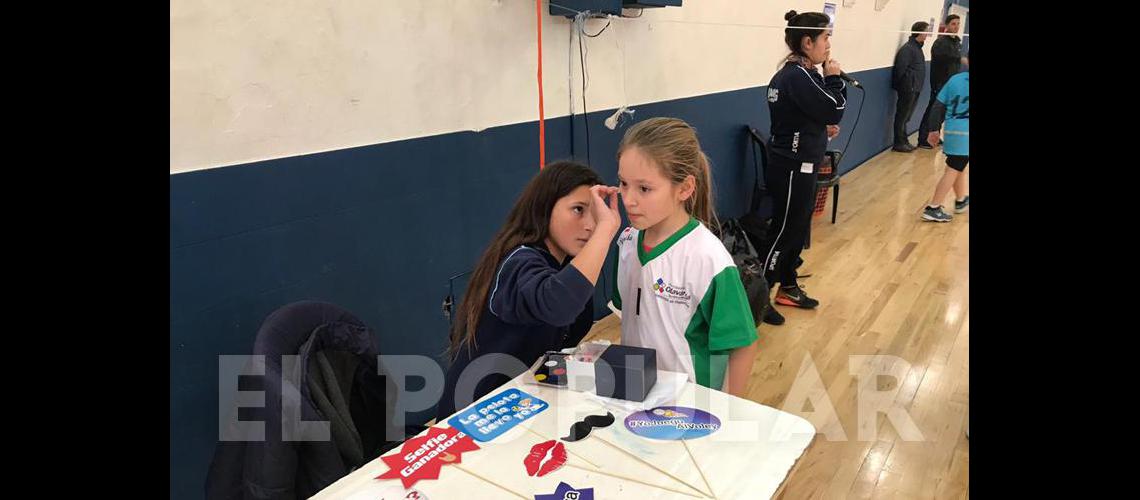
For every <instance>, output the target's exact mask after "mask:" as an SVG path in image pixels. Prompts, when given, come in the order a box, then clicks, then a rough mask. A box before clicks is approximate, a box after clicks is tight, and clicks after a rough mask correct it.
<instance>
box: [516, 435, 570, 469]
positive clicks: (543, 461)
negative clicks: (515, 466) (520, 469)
mask: <svg viewBox="0 0 1140 500" xmlns="http://www.w3.org/2000/svg"><path fill="white" fill-rule="evenodd" d="M565 463H566V446H565V445H563V444H562V443H561V442H558V441H555V440H553V439H552V440H550V441H546V442H544V443H538V444H536V445H534V446H533V447H531V449H530V454H529V455H527V456H526V458H525V459H523V465H525V466H526V474H527V475H528V476H535V475H537V476H538V477H542V476H545V475H547V474H550V473H551V472H554V471H556V470H558V469H559V468H561V467H562V464H565Z"/></svg>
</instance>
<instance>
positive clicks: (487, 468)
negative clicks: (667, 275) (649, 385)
mask: <svg viewBox="0 0 1140 500" xmlns="http://www.w3.org/2000/svg"><path fill="white" fill-rule="evenodd" d="M529 375H530V374H529V373H523V374H522V375H519V376H518V377H516V378H515V379H514V380H512V381H511V382H509V383H507V384H505V385H503V386H502V387H500V388H499V389H497V390H495V391H493V392H492V393H491V394H488V395H487V398H490V397H492V396H494V395H496V394H498V393H500V392H502V391H504V390H507V389H509V388H511V387H517V388H519V389H520V390H522V391H525V392H527V393H529V394H531V395H534V396H537V397H538V398H540V399H543V400H545V401H546V402H548V403H550V408H548V409H547V410H545V411H543V412H541V413H539V414H538V415H536V416H534V417H532V418H530V419H528V420H525V421H523V422H522V423H520V424H519V425H518V426H516V427H514V428H512V429H511V430H509V431H507V432H506V433H505V434H503V435H501V436H499V437H498V438H495V439H494V440H492V441H488V442H481V443H477V444H478V445H479V447H480V448H481V449H480V450H476V451H471V452H467V453H464V454H463V455H462V464H461V465H445V466H443V468H442V469H441V471H440V475H439V479H437V480H421V481H419V482H417V483H416V484H415V485H413V486H412V488H413V489H416V490H419V491H420V492H422V493H423V494H425V495H426V496H427V498H429V499H431V500H446V499H462V498H518V496H519V495H521V496H523V497H525V498H527V499H528V500H529V499H532V498H534V495H537V494H550V493H553V492H554V491H555V489H556V488H557V486H558V483H559V482H566V483H568V484H570V485H571V486H573V487H575V488H593V489H594V498H596V499H605V498H614V499H618V498H621V499H643V498H709V497H710V496H707V495H702V494H701V493H700V492H704V493H709V489H710V487H711V490H712V491H711V493H712V495H711V497H712V498H717V499H735V498H748V499H754V498H770V497H772V495H774V494H775V493H776V492H777V491H778V490H779V488H780V485H781V484H782V483H783V481H784V478H785V477H786V476H787V475H788V472H789V471H790V470H791V469H792V467H793V465H795V463H796V461H797V460H798V459H799V458H800V456H801V455H802V454H803V452H804V450H805V449H807V447H808V445H810V444H811V442H812V439H813V438H814V437H815V433H816V430H815V427H814V426H812V424H811V423H810V422H808V421H807V420H805V419H803V418H801V417H798V416H795V415H792V414H790V413H787V412H783V411H780V410H777V409H775V408H771V407H767V406H763V405H760V404H757V403H755V402H752V401H748V400H746V399H741V398H737V397H734V396H730V395H728V394H726V393H723V392H720V391H714V390H710V389H708V388H706V387H702V386H699V385H696V384H693V383H686V384H685V386H684V388H683V389H682V390H681V392H680V394H679V396H678V400H677V401H676V403H673V404H674V405H676V406H686V407H693V408H699V409H702V410H705V411H708V412H710V413H712V414H713V415H715V416H717V417H718V418H719V419H720V421H721V428H720V429H719V430H717V431H716V432H714V433H713V434H712V435H709V436H706V437H702V438H698V439H690V440H687V441H684V442H682V441H659V440H653V439H647V438H643V437H641V436H637V435H635V434H632V433H631V432H629V430H627V429H626V427H625V424H624V421H625V417H626V416H628V415H629V414H630V413H631V412H630V411H629V410H628V409H625V408H618V407H615V406H611V407H608V408H605V407H603V406H602V403H600V402H599V401H598V400H596V399H594V398H591V397H589V396H587V395H586V394H584V393H580V392H575V391H570V390H566V389H556V388H551V387H545V386H538V385H533V384H528V383H524V382H523V378H524V377H527V376H529ZM464 410H465V409H464ZM607 410H608V411H610V412H612V413H613V414H614V416H615V417H616V420H615V422H614V424H613V425H611V426H609V427H606V428H603V429H594V430H593V432H592V433H591V434H590V436H588V437H586V438H585V439H582V440H580V441H577V442H574V443H565V442H564V443H563V444H564V445H565V446H566V449H567V451H568V452H569V453H570V456H569V460H568V461H567V463H566V465H564V466H563V467H562V468H560V469H558V470H556V471H554V472H552V473H550V474H547V475H546V476H543V477H530V476H527V474H526V470H525V467H524V466H523V459H524V458H525V457H526V456H527V454H529V453H530V449H531V446H533V445H535V444H537V443H539V442H542V441H546V440H549V439H555V440H557V439H558V438H559V437H562V436H566V435H567V434H569V431H570V426H571V425H572V424H573V423H574V422H576V421H578V420H580V419H581V418H583V417H585V416H586V415H591V414H603V415H604V414H605V412H606V411H607ZM462 411H463V410H460V411H459V412H457V413H462ZM449 418H450V417H449ZM436 427H449V426H448V425H447V422H446V420H445V421H443V422H439V423H437V424H436ZM528 429H530V430H528ZM532 431H533V432H532ZM425 433H426V431H425ZM425 433H421V434H420V435H423V434H425ZM535 433H537V434H541V437H540V436H539V435H536V434H535ZM603 440H604V441H605V442H603ZM607 442H608V443H609V444H607ZM611 445H613V446H611ZM686 447H687V448H688V449H687V450H686ZM618 448H621V449H618ZM622 450H625V451H622ZM399 452H400V447H396V448H394V449H393V450H391V451H389V452H388V453H387V454H386V455H393V454H397V453H399ZM690 454H691V456H692V458H690ZM635 456H636V457H637V458H635ZM638 458H640V459H641V460H639V459H638ZM643 461H644V462H643ZM587 462H592V463H593V464H596V465H598V466H599V467H600V470H601V472H591V471H588V470H584V469H593V467H592V466H591V465H590V464H589V463H587ZM694 462H695V463H696V464H697V466H699V470H698V468H697V467H694ZM647 463H648V464H652V465H647ZM571 464H573V465H577V466H580V467H583V468H584V469H583V468H574V467H571ZM458 468H462V469H463V470H457V469H458ZM386 471H388V465H387V464H386V463H385V462H383V461H382V460H381V459H379V458H377V459H376V460H373V461H371V462H369V463H367V464H365V465H364V466H363V467H361V468H360V469H357V470H356V471H354V472H353V473H351V474H349V475H347V476H345V477H343V478H341V479H340V480H339V481H337V482H336V483H333V484H332V485H330V486H329V487H328V488H325V489H324V490H322V491H321V492H320V493H318V494H317V495H316V496H314V497H313V498H317V499H334V498H335V499H357V498H359V499H365V498H367V499H371V500H375V499H378V498H381V496H380V495H381V493H383V492H390V491H395V489H400V488H402V486H401V484H400V481H399V480H398V479H385V480H377V479H375V477H376V476H379V475H381V474H383V473H384V472H386ZM662 471H664V472H662ZM666 472H667V473H668V474H666ZM607 474H609V475H607ZM476 475H477V476H480V477H482V478H484V479H486V480H490V481H492V482H494V483H496V484H498V485H500V486H501V487H502V488H500V487H496V486H495V485H494V484H490V483H488V482H487V481H485V480H484V479H480V478H479V477H476ZM669 475H672V476H675V477H676V479H674V478H671V477H669ZM613 476H622V477H624V478H633V479H636V480H637V481H640V482H641V483H650V484H654V485H657V486H660V488H659V487H654V486H648V485H645V484H641V483H639V482H635V481H632V480H627V479H619V478H617V477H613ZM702 476H703V477H702ZM678 480H680V481H683V482H685V483H688V485H690V486H692V487H695V488H696V489H698V490H700V492H698V491H694V490H693V488H690V487H688V486H686V485H685V484H682V483H681V482H679V481H678ZM706 480H707V484H706ZM504 488H505V489H504ZM666 488H667V489H666ZM506 490H510V491H511V492H514V494H512V493H511V492H508V491H506ZM670 490H675V491H670ZM678 491H680V492H687V494H682V493H679V492H678ZM384 498H388V497H387V496H386V497H384Z"/></svg>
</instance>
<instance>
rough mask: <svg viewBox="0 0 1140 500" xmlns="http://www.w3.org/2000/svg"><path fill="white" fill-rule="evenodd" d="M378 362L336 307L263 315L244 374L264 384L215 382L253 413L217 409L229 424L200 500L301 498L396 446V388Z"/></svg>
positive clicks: (305, 304)
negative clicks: (230, 388) (234, 391)
mask: <svg viewBox="0 0 1140 500" xmlns="http://www.w3.org/2000/svg"><path fill="white" fill-rule="evenodd" d="M379 354H380V353H379V350H378V349H377V346H376V334H375V333H374V332H373V330H372V329H371V328H369V327H368V326H367V325H365V324H364V322H363V321H361V320H360V319H359V318H357V317H356V316H354V315H353V314H352V313H350V312H348V311H347V310H345V309H343V308H341V307H339V306H337V305H334V304H329V303H325V302H315V301H301V302H294V303H291V304H288V305H285V306H283V307H281V308H280V309H278V310H276V311H274V312H273V313H272V314H270V315H269V317H267V318H266V319H265V321H264V322H263V323H262V325H261V328H260V329H259V330H258V332H257V338H256V339H255V340H254V343H253V356H252V357H251V359H250V364H249V365H248V366H247V367H246V369H245V373H246V374H251V373H258V372H260V373H262V374H263V376H261V377H248V376H247V377H248V378H249V379H250V380H248V381H246V382H244V383H241V382H238V381H237V380H229V381H223V382H224V383H231V384H235V385H237V384H240V385H241V386H247V387H246V388H243V389H238V390H241V391H243V392H246V391H248V392H246V394H247V395H259V399H260V400H261V404H256V403H249V401H253V400H249V399H247V400H246V401H247V402H246V403H245V404H244V405H238V403H237V402H236V401H239V400H238V399H237V398H235V400H234V401H235V403H234V405H233V406H232V407H230V408H228V409H222V411H223V412H225V413H223V414H228V415H229V419H230V420H229V423H228V424H227V425H226V426H224V427H222V428H220V429H219V436H218V438H219V440H218V443H217V445H216V448H215V449H214V458H213V461H212V462H211V463H210V469H209V471H208V473H207V476H206V496H205V498H206V499H207V500H248V499H265V500H296V499H301V498H309V497H311V496H313V495H316V494H317V493H318V492H320V491H321V490H322V489H324V488H326V487H328V486H329V485H331V484H332V483H334V482H336V481H337V480H338V479H340V478H341V477H344V476H345V475H347V474H349V473H350V472H352V471H353V470H354V469H357V468H359V467H361V466H363V465H364V464H366V463H368V462H369V461H371V460H373V459H375V458H376V457H379V456H380V455H381V454H383V453H384V452H385V451H387V450H389V449H391V448H393V447H395V446H396V445H398V444H399V443H400V442H401V441H403V440H404V437H405V433H404V429H402V428H401V426H398V425H397V421H400V418H399V417H397V416H396V413H395V412H396V400H397V398H398V395H397V394H398V386H397V385H396V383H395V381H393V379H392V378H391V377H389V376H388V371H387V370H386V369H385V368H384V365H382V364H379V362H378V355H379ZM247 377H243V378H247ZM234 388H238V387H236V386H235V387H234ZM255 388H259V390H254V389H255ZM246 405H248V406H246ZM239 406H240V408H241V410H244V411H239V408H238V407H239ZM322 427H323V428H324V429H325V430H324V431H323V432H322V431H321V430H320V429H321V428H322Z"/></svg>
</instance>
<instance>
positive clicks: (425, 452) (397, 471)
mask: <svg viewBox="0 0 1140 500" xmlns="http://www.w3.org/2000/svg"><path fill="white" fill-rule="evenodd" d="M478 449H479V445H476V444H475V441H474V440H473V439H471V436H468V435H466V434H464V433H462V432H460V431H459V430H458V429H455V428H447V429H441V428H439V427H432V428H431V429H428V433H427V435H426V436H420V437H417V438H412V439H409V440H407V441H405V442H404V445H403V447H401V448H400V453H398V454H394V455H389V456H386V457H380V459H381V460H383V461H384V463H385V464H388V472H385V473H383V474H381V475H379V476H376V479H397V478H399V479H400V481H401V482H403V484H404V488H411V487H412V485H413V484H416V481H419V480H421V479H439V470H440V468H441V467H443V466H444V465H447V464H457V463H461V462H463V458H462V455H463V452H466V451H474V450H478Z"/></svg>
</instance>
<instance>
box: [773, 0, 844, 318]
mask: <svg viewBox="0 0 1140 500" xmlns="http://www.w3.org/2000/svg"><path fill="white" fill-rule="evenodd" d="M784 19H786V20H788V27H787V28H785V29H784V42H785V43H786V44H787V45H788V48H789V49H791V51H792V53H791V54H789V55H788V56H787V58H786V60H785V61H784V62H783V67H781V68H780V69H779V71H777V72H776V74H775V75H774V76H772V81H771V82H769V84H768V111H769V113H770V116H771V121H772V128H771V131H770V132H769V133H770V135H771V138H770V139H769V141H768V142H769V146H768V148H769V150H770V152H771V153H772V154H771V157H770V159H769V164H768V168H767V171H766V172H765V173H764V176H765V179H766V181H767V185H768V190H769V192H770V193H771V194H772V198H773V205H772V206H773V223H772V230H773V231H775V232H776V237H775V239H774V240H773V241H772V243H770V244H769V245H770V246H769V248H765V249H763V250H762V252H763V253H762V255H765V259H764V273H765V278H766V279H767V280H768V283H769V286H771V285H773V284H775V283H776V282H777V281H779V282H780V290H779V291H778V292H777V294H776V300H775V303H777V304H781V305H785V306H793V307H802V308H805V309H811V308H814V307H816V306H818V305H819V301H818V300H815V299H813V298H811V297H808V296H807V294H806V293H804V290H803V288H801V287H800V286H799V283H797V281H796V278H797V277H796V264H797V262H799V255H800V251H802V250H803V248H804V243H805V239H806V238H807V231H808V228H809V225H810V224H811V212H812V209H813V207H814V206H815V189H816V188H815V182H816V178H817V177H818V175H819V173H818V168H817V167H818V165H819V164H820V162H821V161H823V154H824V152H825V150H826V149H827V141H828V139H830V138H832V137H834V136H835V135H837V134H838V133H839V120H840V119H842V118H843V111H844V110H845V109H846V108H847V85H846V84H845V83H844V82H843V79H842V78H841V77H840V76H839V75H840V74H841V73H842V72H843V70H842V67H841V66H840V64H839V61H836V60H834V59H831V30H830V29H828V27H827V26H828V24H829V23H830V22H831V20H830V18H828V17H827V15H826V14H823V13H822V12H805V13H803V14H796V11H794V10H793V11H790V12H788V13H787V14H786V15H785V16H784ZM817 65H822V67H823V74H824V75H825V76H820V74H819V72H818V71H817V70H816V67H817ZM768 311H769V312H768V313H766V314H765V317H764V322H765V323H770V324H777V325H778V324H781V323H783V321H784V318H783V317H782V316H781V315H780V314H779V313H778V312H776V310H775V308H768Z"/></svg>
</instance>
